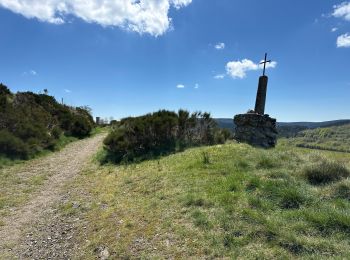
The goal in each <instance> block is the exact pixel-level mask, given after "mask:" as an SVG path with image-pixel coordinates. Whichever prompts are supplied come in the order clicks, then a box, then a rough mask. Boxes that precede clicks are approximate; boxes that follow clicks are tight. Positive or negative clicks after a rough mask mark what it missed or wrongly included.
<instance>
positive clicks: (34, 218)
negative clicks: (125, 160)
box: [0, 134, 105, 258]
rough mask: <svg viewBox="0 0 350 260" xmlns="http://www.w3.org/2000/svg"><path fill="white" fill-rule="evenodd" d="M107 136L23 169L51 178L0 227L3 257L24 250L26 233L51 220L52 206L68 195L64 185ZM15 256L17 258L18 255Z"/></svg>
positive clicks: (76, 145) (23, 172) (82, 142)
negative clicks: (22, 247)
mask: <svg viewBox="0 0 350 260" xmlns="http://www.w3.org/2000/svg"><path fill="white" fill-rule="evenodd" d="M104 137H105V134H100V135H97V136H94V137H92V138H89V139H85V140H81V141H78V142H74V143H72V144H69V145H68V146H67V147H65V148H64V149H63V150H61V151H60V152H57V153H54V154H52V155H50V156H48V157H45V158H41V159H39V160H35V164H33V162H28V163H25V164H24V165H23V166H21V167H20V169H19V171H20V172H21V175H22V174H23V175H27V176H33V175H35V174H36V173H38V172H43V171H45V172H48V173H49V174H48V176H50V177H49V178H48V179H47V180H46V181H45V183H44V184H43V185H42V186H41V188H40V190H39V191H38V192H35V193H34V194H32V195H31V196H30V199H29V201H28V202H27V203H26V204H25V205H23V206H20V207H18V208H13V209H12V214H10V215H9V216H6V217H5V218H4V219H3V223H2V225H1V226H0V258H2V257H5V256H10V255H13V253H15V251H16V248H21V243H23V236H25V234H24V231H25V230H27V229H28V227H34V226H35V225H36V223H37V222H38V221H39V222H40V220H42V219H45V218H46V215H47V214H49V215H51V217H52V214H53V212H52V205H54V204H55V203H57V202H59V201H60V200H62V198H63V197H64V196H65V195H66V194H65V192H64V189H63V188H64V185H65V184H67V183H68V182H70V181H71V180H72V179H73V178H74V177H75V176H77V174H79V172H81V170H82V169H83V168H84V166H85V165H86V163H87V162H89V160H90V159H91V157H92V156H93V154H94V153H96V152H97V150H98V149H99V147H100V145H101V144H102V140H103V138H104ZM53 217H54V216H53ZM15 255H17V256H18V252H17V253H15Z"/></svg>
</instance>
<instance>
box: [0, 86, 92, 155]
mask: <svg viewBox="0 0 350 260" xmlns="http://www.w3.org/2000/svg"><path fill="white" fill-rule="evenodd" d="M93 126H94V122H93V118H92V116H91V115H90V111H89V109H88V108H86V107H85V108H83V107H81V108H79V107H77V108H75V107H69V106H66V105H63V104H59V103H58V102H57V101H56V100H55V98H54V97H52V96H49V95H47V91H45V94H35V93H32V92H18V93H16V94H13V93H11V91H10V90H9V89H8V88H7V87H6V86H5V85H3V84H0V157H1V156H2V157H7V158H11V159H28V158H31V157H33V156H34V155H36V154H38V153H39V152H41V151H43V150H46V149H49V150H53V149H55V148H56V147H57V145H58V144H59V141H60V138H61V137H62V136H63V135H65V136H67V137H77V138H83V137H86V136H88V135H89V134H90V132H91V130H92V129H93Z"/></svg>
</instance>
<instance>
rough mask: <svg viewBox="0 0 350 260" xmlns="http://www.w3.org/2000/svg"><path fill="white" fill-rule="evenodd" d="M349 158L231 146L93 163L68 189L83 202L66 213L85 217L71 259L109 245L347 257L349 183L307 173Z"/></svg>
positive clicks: (139, 252) (193, 252)
mask: <svg viewBox="0 0 350 260" xmlns="http://www.w3.org/2000/svg"><path fill="white" fill-rule="evenodd" d="M99 156H101V153H100V155H99ZM349 159H350V155H349V154H344V153H334V152H314V151H312V150H305V149H299V148H288V147H287V146H283V145H282V146H278V147H277V148H276V149H274V150H261V149H255V148H251V147H249V146H247V145H244V144H236V143H229V144H226V145H219V146H213V147H203V148H194V149H189V150H187V151H185V152H183V153H179V154H175V155H171V156H168V157H164V158H161V159H159V160H153V161H145V162H142V163H137V164H129V165H120V166H115V165H103V166H100V165H99V164H98V163H97V162H96V161H95V162H94V163H92V164H91V166H90V167H89V169H88V170H87V171H86V172H85V173H84V174H83V175H82V176H80V177H79V178H78V179H77V180H76V182H75V183H72V184H71V187H70V189H71V190H72V189H74V190H75V193H76V196H75V197H74V198H73V199H74V201H79V204H80V205H81V207H79V208H77V209H74V210H71V206H70V205H72V204H71V203H72V202H67V203H68V204H69V205H68V204H67V207H66V209H65V210H66V212H67V214H75V215H76V216H77V217H79V218H82V219H85V220H86V222H84V229H82V233H83V230H84V232H87V234H86V236H85V235H82V236H81V248H82V250H81V251H78V252H77V256H76V257H80V258H83V259H94V258H95V257H96V249H97V248H101V247H107V248H108V251H109V253H110V254H111V257H112V258H117V259H119V258H121V259H123V258H124V259H128V258H145V259H149V258H151V259H153V258H155V259H159V258H177V259H191V258H192V259H193V258H195V259H197V258H229V259H230V258H233V259H234V258H243V259H245V258H249V259H252V258H255V259H257V258H258V259H271V258H282V259H283V258H288V259H289V258H311V259H318V258H339V259H344V258H349V257H350V253H349V246H350V237H349V235H348V234H349V232H350V201H349V190H350V185H349V179H348V178H347V177H346V176H344V175H342V177H341V178H335V179H334V180H332V181H331V182H326V183H323V185H314V183H310V181H309V180H308V178H307V177H306V175H305V171H307V169H310V167H311V168H312V167H316V168H317V167H318V166H319V165H320V162H322V161H325V162H327V163H329V164H331V165H333V166H334V165H340V166H339V167H344V169H348V167H349ZM329 169H330V171H331V172H330V173H332V171H333V170H334V169H333V168H332V167H330V168H329ZM325 171H327V169H325ZM81 191H85V193H84V194H89V196H86V197H81V194H82V193H81ZM86 223H89V224H87V225H86ZM81 228H82V227H81Z"/></svg>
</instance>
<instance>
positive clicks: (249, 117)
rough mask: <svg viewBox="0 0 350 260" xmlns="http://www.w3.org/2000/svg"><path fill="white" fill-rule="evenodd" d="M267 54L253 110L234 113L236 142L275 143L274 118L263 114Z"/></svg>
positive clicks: (266, 145) (273, 144)
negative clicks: (244, 112)
mask: <svg viewBox="0 0 350 260" xmlns="http://www.w3.org/2000/svg"><path fill="white" fill-rule="evenodd" d="M266 58H267V54H265V60H264V61H263V62H262V63H261V64H264V71H263V75H262V76H261V77H260V78H259V86H258V92H257V95H256V102H255V110H254V111H253V110H250V111H248V112H247V113H246V114H239V115H236V116H235V117H234V119H233V121H234V124H235V126H236V129H235V139H236V140H237V141H238V142H244V143H248V144H250V145H253V146H258V147H263V148H272V147H275V146H276V143H277V134H278V133H277V127H276V119H274V118H271V117H270V116H269V115H266V114H265V103H266V93H267V83H268V77H267V76H265V69H266V64H267V63H269V62H271V61H267V59H266Z"/></svg>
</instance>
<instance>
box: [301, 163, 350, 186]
mask: <svg viewBox="0 0 350 260" xmlns="http://www.w3.org/2000/svg"><path fill="white" fill-rule="evenodd" d="M304 174H305V176H306V178H307V180H308V181H309V182H310V183H311V184H313V185H324V184H328V183H332V182H336V181H339V180H341V179H343V178H347V177H349V176H350V171H349V170H348V169H347V168H346V166H344V165H343V164H341V163H338V162H332V161H323V162H321V163H317V164H314V165H312V166H309V167H306V168H305V170H304Z"/></svg>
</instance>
